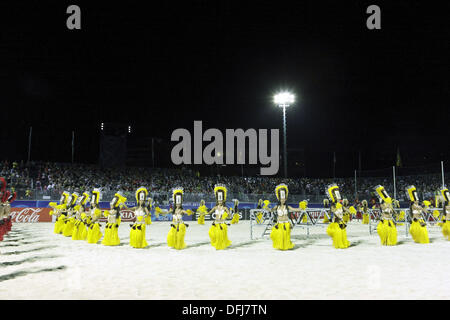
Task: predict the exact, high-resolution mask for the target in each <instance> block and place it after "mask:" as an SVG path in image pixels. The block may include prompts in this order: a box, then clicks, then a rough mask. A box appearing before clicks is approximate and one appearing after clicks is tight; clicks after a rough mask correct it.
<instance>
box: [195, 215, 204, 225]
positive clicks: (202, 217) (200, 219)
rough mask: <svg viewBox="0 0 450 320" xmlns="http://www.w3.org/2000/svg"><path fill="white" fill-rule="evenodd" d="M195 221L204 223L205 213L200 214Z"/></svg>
mask: <svg viewBox="0 0 450 320" xmlns="http://www.w3.org/2000/svg"><path fill="white" fill-rule="evenodd" d="M197 223H198V224H205V215H204V214H200V216H199V217H198V220H197Z"/></svg>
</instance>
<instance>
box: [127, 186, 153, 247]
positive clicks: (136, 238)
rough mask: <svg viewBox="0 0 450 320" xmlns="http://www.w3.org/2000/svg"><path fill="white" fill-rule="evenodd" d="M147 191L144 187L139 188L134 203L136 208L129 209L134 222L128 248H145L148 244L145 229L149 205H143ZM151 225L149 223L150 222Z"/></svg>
mask: <svg viewBox="0 0 450 320" xmlns="http://www.w3.org/2000/svg"><path fill="white" fill-rule="evenodd" d="M147 195H148V191H147V189H146V188H144V187H140V188H139V189H137V191H136V203H137V206H136V207H133V208H130V210H132V211H134V215H135V216H136V222H135V223H134V224H132V225H131V230H130V246H132V247H133V248H145V247H146V246H147V245H148V243H147V240H146V239H145V229H146V226H145V225H146V224H149V223H147V222H149V221H148V220H147V221H146V218H147V217H148V216H149V215H150V211H149V209H148V208H149V206H151V204H150V205H149V204H148V203H147V204H146V203H145V199H146V198H147ZM150 223H151V222H150Z"/></svg>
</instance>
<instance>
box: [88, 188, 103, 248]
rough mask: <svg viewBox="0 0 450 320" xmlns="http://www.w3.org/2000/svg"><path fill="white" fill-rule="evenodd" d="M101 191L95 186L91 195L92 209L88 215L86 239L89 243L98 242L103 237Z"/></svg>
mask: <svg viewBox="0 0 450 320" xmlns="http://www.w3.org/2000/svg"><path fill="white" fill-rule="evenodd" d="M100 197H101V191H100V189H98V188H95V189H94V190H93V191H92V196H91V201H90V205H91V209H90V212H89V215H88V217H87V218H86V225H87V227H88V230H87V235H86V240H87V242H88V243H97V242H98V241H99V240H100V239H101V238H102V232H101V230H100V227H101V226H100V223H99V219H100V217H101V216H102V210H100V205H99V201H100Z"/></svg>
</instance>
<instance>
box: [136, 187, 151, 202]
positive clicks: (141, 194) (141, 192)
mask: <svg viewBox="0 0 450 320" xmlns="http://www.w3.org/2000/svg"><path fill="white" fill-rule="evenodd" d="M147 195H148V191H147V189H146V188H144V187H140V188H139V189H137V190H136V202H137V203H139V201H145V200H146V199H147Z"/></svg>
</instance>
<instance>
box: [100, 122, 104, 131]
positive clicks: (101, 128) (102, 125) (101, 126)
mask: <svg viewBox="0 0 450 320" xmlns="http://www.w3.org/2000/svg"><path fill="white" fill-rule="evenodd" d="M104 125H105V124H104V123H103V122H102V123H101V124H100V130H102V131H103V127H104Z"/></svg>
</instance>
